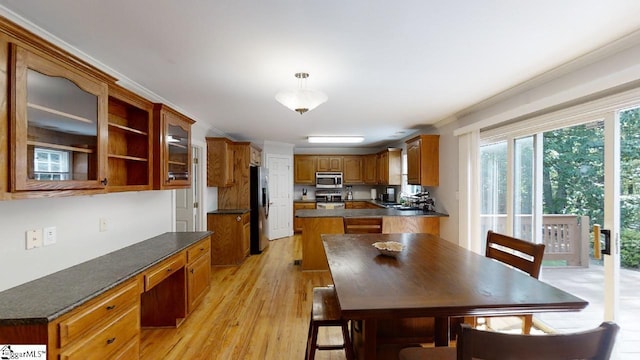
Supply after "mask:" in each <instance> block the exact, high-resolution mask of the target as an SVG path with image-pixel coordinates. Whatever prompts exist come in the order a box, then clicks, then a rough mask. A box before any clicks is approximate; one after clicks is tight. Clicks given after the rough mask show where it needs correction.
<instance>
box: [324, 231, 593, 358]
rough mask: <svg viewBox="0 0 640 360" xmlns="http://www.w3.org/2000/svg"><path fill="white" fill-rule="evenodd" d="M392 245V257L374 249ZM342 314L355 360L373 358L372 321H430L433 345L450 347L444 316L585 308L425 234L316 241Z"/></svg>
mask: <svg viewBox="0 0 640 360" xmlns="http://www.w3.org/2000/svg"><path fill="white" fill-rule="evenodd" d="M378 241H396V242H399V243H402V244H403V245H404V249H403V250H402V251H401V252H400V253H399V254H398V255H397V256H396V257H390V256H385V255H382V254H380V253H379V251H378V250H377V249H376V248H375V247H373V246H372V244H373V243H375V242H378ZM322 242H323V246H324V250H325V252H326V256H327V261H328V264H329V270H330V272H331V277H332V278H333V283H334V286H335V291H336V294H337V297H338V301H339V303H340V308H341V312H342V316H343V317H344V318H346V319H350V320H361V321H362V323H363V326H362V332H363V334H362V338H363V339H364V341H363V346H362V349H359V350H360V351H358V352H360V354H359V356H358V357H359V358H364V359H376V347H377V339H376V334H377V325H376V324H377V322H378V321H380V320H383V319H399V318H416V317H433V318H435V334H434V339H435V345H436V346H448V345H449V318H450V317H464V316H487V315H510V314H523V313H539V312H550V311H554V312H555V311H578V310H581V309H584V308H585V307H586V306H587V305H588V302H587V301H585V300H583V299H580V298H578V297H576V296H574V295H571V294H569V293H567V292H565V291H563V290H560V289H558V288H556V287H553V286H551V285H549V284H546V283H544V282H542V281H540V280H538V279H535V278H533V277H531V276H528V275H526V274H524V273H522V272H520V271H518V270H515V269H512V268H510V267H508V266H506V265H504V264H501V263H499V262H497V261H495V260H492V259H489V258H486V257H484V256H481V255H479V254H476V253H474V252H472V251H470V250H468V249H465V248H463V247H461V246H459V245H457V244H455V243H452V242H450V241H447V240H445V239H442V238H440V237H438V236H435V235H430V234H344V235H322Z"/></svg>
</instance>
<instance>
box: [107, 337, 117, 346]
mask: <svg viewBox="0 0 640 360" xmlns="http://www.w3.org/2000/svg"><path fill="white" fill-rule="evenodd" d="M114 342H116V338H115V337H112V338H110V339H107V345H111V344H113V343H114Z"/></svg>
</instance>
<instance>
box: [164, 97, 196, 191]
mask: <svg viewBox="0 0 640 360" xmlns="http://www.w3.org/2000/svg"><path fill="white" fill-rule="evenodd" d="M154 117H155V119H156V121H157V123H158V125H159V126H156V127H155V128H154V130H155V131H157V136H156V138H157V139H160V141H159V143H158V144H159V148H158V151H156V153H157V154H155V155H154V156H156V155H158V156H157V157H154V160H155V161H156V166H155V171H157V176H154V183H155V184H154V188H155V189H160V190H162V189H181V188H189V187H191V125H193V123H194V121H193V120H191V119H190V118H188V117H186V116H183V115H182V114H180V113H178V112H177V111H174V110H173V109H171V108H169V107H167V106H166V105H163V104H155V105H154Z"/></svg>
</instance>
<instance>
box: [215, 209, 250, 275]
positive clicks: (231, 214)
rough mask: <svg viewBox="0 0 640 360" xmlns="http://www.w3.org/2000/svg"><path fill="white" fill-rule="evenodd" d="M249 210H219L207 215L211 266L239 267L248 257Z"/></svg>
mask: <svg viewBox="0 0 640 360" xmlns="http://www.w3.org/2000/svg"><path fill="white" fill-rule="evenodd" d="M250 216H251V215H250V213H249V210H246V211H243V210H242V211H234V210H219V211H214V212H211V213H209V214H207V230H209V231H212V232H213V235H211V264H212V265H239V264H240V263H242V261H244V259H245V258H246V257H247V256H249V249H250V241H251V239H250V236H251V222H250Z"/></svg>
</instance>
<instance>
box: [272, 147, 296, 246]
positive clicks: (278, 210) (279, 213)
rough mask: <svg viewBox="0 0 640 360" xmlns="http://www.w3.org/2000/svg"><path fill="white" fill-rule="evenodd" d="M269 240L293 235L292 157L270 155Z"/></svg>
mask: <svg viewBox="0 0 640 360" xmlns="http://www.w3.org/2000/svg"><path fill="white" fill-rule="evenodd" d="M266 160H267V168H268V169H269V197H270V200H271V202H270V203H269V234H268V236H269V240H273V239H279V238H283V237H287V236H291V235H293V224H292V218H293V201H292V199H293V194H292V193H293V171H292V168H291V163H292V161H293V158H292V156H290V155H279V154H268V155H267V159H266Z"/></svg>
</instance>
